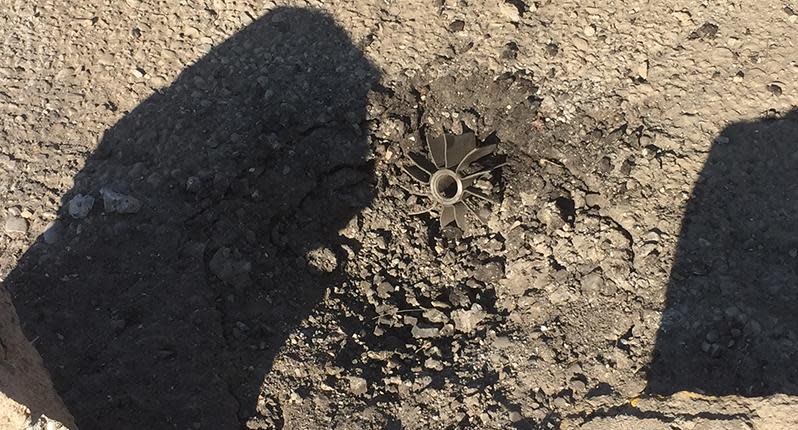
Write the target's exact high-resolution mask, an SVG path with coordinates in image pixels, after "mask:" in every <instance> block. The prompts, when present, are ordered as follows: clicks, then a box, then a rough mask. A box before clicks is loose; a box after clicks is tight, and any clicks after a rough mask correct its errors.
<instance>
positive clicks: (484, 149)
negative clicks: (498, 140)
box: [455, 144, 496, 172]
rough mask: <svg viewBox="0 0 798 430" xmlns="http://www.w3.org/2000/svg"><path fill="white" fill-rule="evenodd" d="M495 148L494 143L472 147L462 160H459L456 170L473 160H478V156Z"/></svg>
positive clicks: (486, 153)
mask: <svg viewBox="0 0 798 430" xmlns="http://www.w3.org/2000/svg"><path fill="white" fill-rule="evenodd" d="M495 150H496V145H495V144H494V145H488V146H480V147H479V148H474V149H472V150H471V152H469V153H468V154H466V156H465V157H463V160H462V161H460V164H458V165H457V169H456V170H455V171H456V172H459V171H461V170H463V168H465V167H466V166H468V165H469V164H471V163H473V162H474V161H477V160H479V159H480V158H482V157H484V156H486V155H488V154H490V153H491V152H493V151H495Z"/></svg>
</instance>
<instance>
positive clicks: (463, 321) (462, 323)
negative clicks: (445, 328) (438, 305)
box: [452, 305, 486, 333]
mask: <svg viewBox="0 0 798 430" xmlns="http://www.w3.org/2000/svg"><path fill="white" fill-rule="evenodd" d="M485 316H486V314H485V312H484V311H483V310H482V309H481V308H479V306H478V305H474V306H472V307H471V309H470V310H467V311H465V310H456V311H453V312H452V321H454V328H455V329H457V331H460V332H463V333H471V332H472V331H474V330H475V329H476V328H477V326H478V325H479V323H480V322H482V320H484V319H485Z"/></svg>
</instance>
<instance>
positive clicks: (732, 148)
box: [648, 110, 798, 396]
mask: <svg viewBox="0 0 798 430" xmlns="http://www.w3.org/2000/svg"><path fill="white" fill-rule="evenodd" d="M796 249H798V111H796V110H793V111H791V112H790V113H788V114H787V115H784V116H782V117H778V118H768V119H762V120H757V121H751V122H739V123H735V124H732V125H730V126H728V127H726V128H725V129H724V130H723V131H722V132H721V133H720V135H719V136H718V138H716V140H715V143H714V145H713V146H712V149H711V151H710V153H709V157H708V159H707V161H706V163H705V165H704V167H703V170H702V172H701V175H700V176H699V179H698V182H697V183H696V185H695V187H694V189H693V193H692V195H691V197H690V200H689V202H688V204H687V208H686V212H685V215H684V220H683V224H682V230H681V234H680V236H679V243H678V247H677V251H676V258H675V262H674V266H673V269H672V272H671V277H670V281H669V284H668V290H667V298H666V309H665V311H664V313H663V316H662V322H661V326H660V329H659V332H658V335H657V340H656V347H655V356H654V360H653V362H652V364H651V367H650V370H649V375H648V378H649V382H648V391H649V392H650V393H653V394H672V393H674V392H677V391H682V390H687V391H693V392H699V393H704V394H708V395H730V394H736V395H742V396H765V395H770V394H776V393H784V394H798V338H797V336H798V258H797V257H798V255H796V253H797V252H798V251H796Z"/></svg>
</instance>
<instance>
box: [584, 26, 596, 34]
mask: <svg viewBox="0 0 798 430" xmlns="http://www.w3.org/2000/svg"><path fill="white" fill-rule="evenodd" d="M582 33H584V35H585V36H587V37H593V36H595V35H596V29H595V28H594V27H593V26H592V25H587V26H585V28H584V29H583V30H582Z"/></svg>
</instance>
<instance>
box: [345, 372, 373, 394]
mask: <svg viewBox="0 0 798 430" xmlns="http://www.w3.org/2000/svg"><path fill="white" fill-rule="evenodd" d="M368 390H369V385H368V382H366V380H365V379H363V378H361V377H359V376H350V377H349V391H350V392H351V393H352V394H354V395H356V396H362V395H364V394H366V393H367V392H368Z"/></svg>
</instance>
